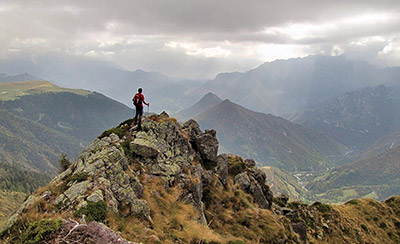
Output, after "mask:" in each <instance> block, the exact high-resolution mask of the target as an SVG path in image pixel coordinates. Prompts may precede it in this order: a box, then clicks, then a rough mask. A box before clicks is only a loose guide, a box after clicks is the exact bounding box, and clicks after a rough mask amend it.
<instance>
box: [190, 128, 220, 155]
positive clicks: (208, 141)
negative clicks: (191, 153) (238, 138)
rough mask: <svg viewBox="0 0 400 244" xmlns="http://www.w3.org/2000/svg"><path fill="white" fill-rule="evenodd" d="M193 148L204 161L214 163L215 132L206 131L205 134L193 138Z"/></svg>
mask: <svg viewBox="0 0 400 244" xmlns="http://www.w3.org/2000/svg"><path fill="white" fill-rule="evenodd" d="M194 144H195V148H196V149H197V151H198V152H199V153H200V155H201V158H202V159H203V160H205V161H211V162H215V161H216V160H217V153H218V140H217V138H216V132H215V130H207V131H206V132H205V133H203V134H200V135H197V136H196V137H195V141H194Z"/></svg>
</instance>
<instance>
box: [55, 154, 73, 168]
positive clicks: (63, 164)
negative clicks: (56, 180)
mask: <svg viewBox="0 0 400 244" xmlns="http://www.w3.org/2000/svg"><path fill="white" fill-rule="evenodd" d="M58 165H59V167H60V169H59V172H60V173H62V172H64V171H65V170H67V169H68V168H69V166H71V162H70V161H69V159H68V158H67V154H65V153H61V155H60V159H59V160H58Z"/></svg>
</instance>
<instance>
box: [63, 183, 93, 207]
mask: <svg viewBox="0 0 400 244" xmlns="http://www.w3.org/2000/svg"><path fill="white" fill-rule="evenodd" d="M91 186H92V183H91V182H90V181H89V180H86V181H82V182H79V183H76V184H73V185H72V186H71V187H70V188H68V190H66V191H65V192H64V195H65V198H66V199H68V200H69V201H71V202H74V201H75V200H78V199H79V198H84V197H85V195H84V194H85V193H86V191H87V190H88V188H89V187H91Z"/></svg>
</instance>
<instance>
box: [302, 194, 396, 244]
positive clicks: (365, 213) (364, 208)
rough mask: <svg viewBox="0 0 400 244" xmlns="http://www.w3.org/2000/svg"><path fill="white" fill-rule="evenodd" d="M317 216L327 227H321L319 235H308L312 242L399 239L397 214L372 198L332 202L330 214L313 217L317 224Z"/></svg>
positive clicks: (384, 241)
mask: <svg viewBox="0 0 400 244" xmlns="http://www.w3.org/2000/svg"><path fill="white" fill-rule="evenodd" d="M320 218H322V219H323V221H324V222H325V223H329V224H328V225H329V229H323V228H321V229H323V230H324V232H323V238H322V239H318V238H316V237H315V236H313V235H309V237H310V238H311V241H312V242H313V243H321V244H322V243H332V244H333V243H381V244H390V243H400V236H399V233H400V219H399V216H398V215H397V214H395V212H394V211H393V209H392V208H391V207H390V206H388V205H387V204H385V203H382V202H378V201H376V200H373V199H358V200H352V201H349V202H348V203H347V204H344V205H333V206H332V212H331V213H329V215H326V216H325V217H321V216H319V217H318V216H317V217H316V218H315V219H316V221H317V223H316V225H317V226H318V225H320V224H321V222H320V221H318V219H320ZM396 223H397V224H396ZM396 225H398V226H396Z"/></svg>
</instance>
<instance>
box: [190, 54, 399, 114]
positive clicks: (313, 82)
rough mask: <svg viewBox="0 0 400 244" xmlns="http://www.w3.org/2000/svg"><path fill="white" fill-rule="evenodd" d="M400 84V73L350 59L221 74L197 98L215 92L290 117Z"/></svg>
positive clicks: (265, 66) (275, 64)
mask: <svg viewBox="0 0 400 244" xmlns="http://www.w3.org/2000/svg"><path fill="white" fill-rule="evenodd" d="M399 81H400V68H399V67H392V68H381V67H378V66H374V65H370V64H368V63H365V62H359V61H354V60H348V59H346V58H345V57H344V56H337V57H330V56H309V57H306V58H296V59H289V60H277V61H274V62H270V63H264V64H263V65H260V66H259V67H257V68H255V69H253V70H250V71H248V72H244V73H239V72H234V73H221V74H219V75H218V76H217V77H216V78H215V79H213V80H210V81H208V82H207V83H205V84H204V85H202V86H201V87H199V88H198V89H196V90H195V91H193V92H192V93H191V95H190V96H191V97H193V98H196V99H197V100H198V99H200V98H201V97H202V96H204V95H205V94H206V93H208V92H213V93H214V94H216V95H217V96H219V97H221V98H223V99H230V100H231V101H232V102H235V103H237V104H240V105H242V106H245V107H246V108H249V109H252V110H254V111H259V112H264V113H273V114H275V115H285V116H286V117H289V114H291V113H294V112H299V111H302V110H305V109H308V108H310V107H312V106H313V105H315V104H318V103H320V102H323V101H325V100H327V99H332V98H335V97H337V96H340V95H342V94H344V93H346V92H350V91H355V90H357V89H361V88H364V87H367V86H375V85H379V84H383V83H387V84H391V83H397V82H399Z"/></svg>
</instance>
